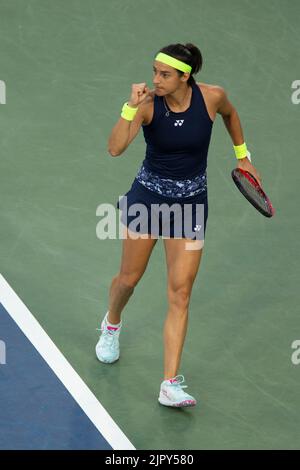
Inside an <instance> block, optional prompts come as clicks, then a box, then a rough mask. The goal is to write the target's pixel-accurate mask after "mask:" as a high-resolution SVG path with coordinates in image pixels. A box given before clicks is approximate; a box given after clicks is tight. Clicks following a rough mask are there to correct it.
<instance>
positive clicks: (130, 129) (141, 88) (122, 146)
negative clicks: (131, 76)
mask: <svg viewBox="0 0 300 470" xmlns="http://www.w3.org/2000/svg"><path fill="white" fill-rule="evenodd" d="M149 94H150V90H149V89H148V87H147V85H146V83H138V84H133V85H132V89H131V97H130V100H129V101H128V106H130V107H132V108H136V107H138V111H137V113H136V115H135V117H134V119H133V121H127V120H126V119H123V118H122V117H120V119H119V120H118V122H117V124H116V125H115V126H114V127H113V129H112V131H111V134H110V136H109V140H108V151H109V153H110V155H111V156H112V157H117V156H119V155H121V154H122V153H123V152H124V150H126V148H127V147H128V145H129V144H130V142H132V140H133V139H134V138H135V137H136V135H137V134H138V132H139V130H140V127H141V125H142V124H143V121H144V107H143V106H141V107H139V105H140V104H141V103H143V101H144V100H145V99H146V98H147V96H149Z"/></svg>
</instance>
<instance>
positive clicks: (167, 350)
mask: <svg viewBox="0 0 300 470" xmlns="http://www.w3.org/2000/svg"><path fill="white" fill-rule="evenodd" d="M164 246H165V253H166V261H167V271H168V301H169V309H168V313H167V318H166V321H165V327H164V379H165V380H166V379H169V378H172V377H175V376H176V375H177V373H178V369H179V365H180V360H181V354H182V350H183V344H184V340H185V336H186V331H187V323H188V307H189V302H190V296H191V292H192V287H193V283H194V280H195V278H196V275H197V272H198V268H199V265H200V260H201V256H202V252H203V248H202V246H203V245H199V240H195V241H192V240H187V239H184V238H182V239H175V238H170V239H164ZM193 246H194V247H195V249H193ZM199 246H201V248H199ZM187 247H188V249H187Z"/></svg>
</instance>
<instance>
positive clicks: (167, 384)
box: [158, 375, 197, 408]
mask: <svg viewBox="0 0 300 470" xmlns="http://www.w3.org/2000/svg"><path fill="white" fill-rule="evenodd" d="M183 382H184V376H183V375H177V376H176V377H174V378H173V379H171V380H164V381H163V382H162V384H161V386H160V394H159V397H158V401H159V403H160V404H161V405H165V406H174V407H176V408H179V407H187V406H195V405H196V404H197V401H196V400H195V398H194V397H192V396H191V395H189V394H188V393H185V392H184V391H183V390H182V389H183V388H187V385H181V384H182V383H183Z"/></svg>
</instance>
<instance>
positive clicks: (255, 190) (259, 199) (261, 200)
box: [238, 176, 269, 210]
mask: <svg viewBox="0 0 300 470" xmlns="http://www.w3.org/2000/svg"><path fill="white" fill-rule="evenodd" d="M238 179H239V183H240V185H241V187H242V188H243V189H245V190H246V191H247V193H248V195H249V196H250V197H251V198H252V199H253V200H254V201H255V202H256V203H257V204H259V205H260V207H261V208H262V209H265V210H268V209H269V204H268V201H267V200H266V198H265V196H264V194H263V193H262V192H261V190H260V188H259V187H257V186H254V185H253V183H251V182H250V181H249V180H248V178H246V177H245V176H240V177H239V178H238Z"/></svg>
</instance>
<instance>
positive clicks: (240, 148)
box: [233, 142, 248, 159]
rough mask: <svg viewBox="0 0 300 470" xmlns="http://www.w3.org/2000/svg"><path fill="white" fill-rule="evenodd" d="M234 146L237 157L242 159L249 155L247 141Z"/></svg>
mask: <svg viewBox="0 0 300 470" xmlns="http://www.w3.org/2000/svg"><path fill="white" fill-rule="evenodd" d="M233 148H234V152H235V156H236V158H238V159H241V158H245V157H247V156H248V150H247V146H246V144H245V142H244V143H243V144H242V145H234V146H233Z"/></svg>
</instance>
